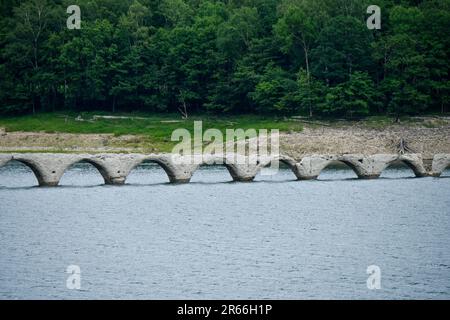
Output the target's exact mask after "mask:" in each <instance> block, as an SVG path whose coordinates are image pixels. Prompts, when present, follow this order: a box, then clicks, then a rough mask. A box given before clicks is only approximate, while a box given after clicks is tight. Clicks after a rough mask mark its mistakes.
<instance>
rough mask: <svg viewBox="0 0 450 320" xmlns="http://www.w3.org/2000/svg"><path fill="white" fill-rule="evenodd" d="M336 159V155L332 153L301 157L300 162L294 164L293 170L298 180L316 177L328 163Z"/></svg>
mask: <svg viewBox="0 0 450 320" xmlns="http://www.w3.org/2000/svg"><path fill="white" fill-rule="evenodd" d="M336 160H337V156H332V155H315V156H309V157H305V158H303V159H302V160H301V161H300V163H297V164H296V170H295V171H294V172H295V174H296V176H297V178H298V179H299V180H314V179H317V178H318V177H319V175H320V173H321V172H322V170H323V169H325V168H326V167H327V166H328V165H330V164H332V163H333V162H334V161H336Z"/></svg>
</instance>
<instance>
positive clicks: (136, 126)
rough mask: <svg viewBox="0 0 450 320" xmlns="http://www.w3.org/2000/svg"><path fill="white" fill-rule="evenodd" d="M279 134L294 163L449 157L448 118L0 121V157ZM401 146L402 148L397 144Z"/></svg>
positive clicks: (46, 116)
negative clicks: (341, 157)
mask: <svg viewBox="0 0 450 320" xmlns="http://www.w3.org/2000/svg"><path fill="white" fill-rule="evenodd" d="M194 121H202V123H203V132H205V131H206V130H207V129H210V128H216V129H219V130H221V131H222V132H223V133H225V131H226V129H244V130H247V129H256V130H259V129H267V130H271V129H279V130H280V149H281V151H282V152H283V153H285V154H287V155H290V156H292V157H293V158H296V159H298V158H301V157H303V156H305V155H310V154H345V153H361V154H375V153H397V152H398V151H399V150H398V148H399V145H400V144H401V143H404V144H406V145H407V147H408V150H410V151H412V152H415V153H421V154H422V155H423V157H424V158H425V159H429V158H432V156H433V155H434V154H437V153H450V139H449V137H450V116H434V115H429V116H421V117H403V118H401V121H400V122H399V123H397V122H396V121H395V118H390V117H379V116H378V117H368V118H365V119H363V120H354V121H348V120H324V119H309V118H302V117H264V116H255V115H239V116H225V117H218V116H214V115H202V116H201V115H194V116H192V117H191V118H189V119H180V116H179V115H177V114H159V115H155V114H146V113H114V114H112V113H98V112H86V113H41V114H38V115H35V116H31V115H30V116H22V117H2V118H0V152H16V153H24V152H54V153H165V152H170V151H171V150H172V148H173V147H174V146H175V145H176V144H177V143H178V142H176V141H171V134H172V132H173V131H174V130H175V129H178V128H185V129H187V130H189V131H191V132H193V129H194ZM402 141H403V142H402Z"/></svg>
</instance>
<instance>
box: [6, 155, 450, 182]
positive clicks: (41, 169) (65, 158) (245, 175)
mask: <svg viewBox="0 0 450 320" xmlns="http://www.w3.org/2000/svg"><path fill="white" fill-rule="evenodd" d="M11 160H16V161H20V162H22V163H24V164H25V165H27V166H28V167H30V168H31V170H32V171H33V172H34V174H35V175H36V178H37V179H38V182H39V185H40V186H56V185H58V183H59V181H60V179H61V177H62V176H63V174H64V172H65V171H66V170H67V169H68V168H69V167H70V166H72V165H73V164H75V163H78V162H82V161H84V162H88V163H90V164H92V165H93V166H95V167H96V168H97V169H98V171H99V172H100V173H101V175H102V176H103V178H104V180H105V183H106V184H114V185H120V184H124V183H125V181H126V179H127V177H128V175H129V174H130V172H131V171H132V170H133V169H134V168H136V167H137V166H138V165H139V164H141V163H143V162H145V161H149V162H154V163H157V164H159V165H160V166H161V167H162V168H163V169H164V170H165V172H166V173H167V175H168V177H169V180H170V182H171V183H187V182H189V181H190V180H191V177H192V175H193V174H194V173H195V171H196V170H197V169H198V167H199V166H200V165H214V164H216V165H224V166H225V167H226V168H227V169H228V171H229V172H230V175H231V177H232V178H233V180H234V181H243V182H247V181H253V180H254V178H255V177H256V175H257V174H258V172H259V171H260V170H262V169H263V168H265V167H267V166H269V165H270V164H273V163H274V162H279V163H284V164H286V165H287V166H288V167H289V168H290V169H291V170H292V171H293V172H294V174H295V175H296V177H297V178H298V179H299V180H311V179H316V178H317V177H318V176H319V175H320V173H321V172H322V170H324V169H325V168H326V167H327V166H329V165H330V164H332V163H335V162H341V163H345V164H346V165H348V166H349V167H350V168H352V169H353V171H354V172H355V173H356V174H357V175H358V177H359V178H361V179H374V178H378V177H379V176H380V175H381V173H382V172H383V170H384V169H386V168H387V167H388V166H389V165H391V164H392V163H394V162H395V161H402V162H404V163H405V164H407V165H408V166H409V167H410V168H411V169H412V170H413V171H414V173H415V175H416V176H417V177H424V176H429V175H432V176H440V175H441V174H442V172H443V171H444V170H445V168H447V167H448V166H449V165H450V154H438V155H436V156H435V157H434V161H433V166H432V169H431V171H430V170H428V171H427V170H426V168H425V166H424V164H423V160H422V157H421V155H419V154H406V155H395V154H377V155H370V156H366V155H354V154H353V155H351V154H348V155H315V156H308V157H305V158H303V159H302V160H301V161H300V162H296V161H295V160H294V159H292V158H290V157H287V156H278V157H270V156H266V157H245V156H242V155H235V154H226V155H210V156H208V157H204V158H201V159H200V161H198V160H197V161H193V158H192V157H176V156H174V155H172V154H160V155H142V154H97V155H89V154H33V153H31V154H0V166H3V165H5V164H6V163H8V162H9V161H11Z"/></svg>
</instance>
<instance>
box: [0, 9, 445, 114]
mask: <svg viewBox="0 0 450 320" xmlns="http://www.w3.org/2000/svg"><path fill="white" fill-rule="evenodd" d="M72 2H74V1H67V0H1V1H0V114H11V113H13V114H23V113H37V112H47V111H59V110H72V111H82V110H86V111H92V110H108V111H113V112H114V111H136V110H139V111H146V112H181V113H182V114H183V115H184V116H187V115H189V114H191V113H201V112H210V113H220V114H222V113H230V114H231V113H233V114H239V113H258V114H277V115H291V114H296V115H310V116H323V117H347V118H354V117H363V116H367V115H370V114H374V115H378V114H393V115H396V116H400V115H402V114H419V113H424V112H448V105H449V91H450V82H449V61H450V59H449V45H450V37H449V30H450V0H423V1H420V0H380V1H378V5H379V6H380V8H381V29H380V30H369V29H368V27H367V25H366V20H367V19H368V17H369V14H367V7H368V6H369V5H370V4H371V3H370V2H371V1H366V0H122V1H116V0H77V1H76V2H77V5H78V6H79V7H80V8H81V29H79V30H77V29H75V30H69V29H68V28H67V26H66V20H67V18H68V16H69V14H67V13H66V9H67V7H68V6H69V5H72V4H73V3H72Z"/></svg>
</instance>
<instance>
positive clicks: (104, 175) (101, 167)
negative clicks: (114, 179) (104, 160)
mask: <svg viewBox="0 0 450 320" xmlns="http://www.w3.org/2000/svg"><path fill="white" fill-rule="evenodd" d="M79 163H88V164H90V165H92V166H93V167H94V168H95V169H97V171H98V172H99V173H100V174H101V176H102V178H103V180H104V182H105V184H111V176H110V174H109V172H108V169H107V168H106V167H105V166H104V165H103V164H101V163H99V162H98V161H95V160H92V159H90V158H87V157H86V158H80V159H77V160H75V161H72V162H70V163H69V164H68V165H67V166H66V167H65V168H64V170H63V174H62V175H61V179H62V178H63V177H64V175H65V174H66V173H67V172H68V171H69V170H70V168H72V167H73V166H74V165H76V164H79ZM61 179H60V180H61Z"/></svg>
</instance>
